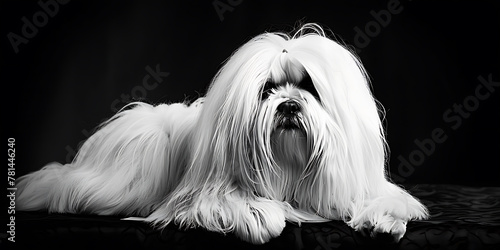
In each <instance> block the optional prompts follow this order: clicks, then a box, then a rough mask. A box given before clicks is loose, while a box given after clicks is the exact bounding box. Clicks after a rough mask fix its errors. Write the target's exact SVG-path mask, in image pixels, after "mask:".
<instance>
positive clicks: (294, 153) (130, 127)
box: [17, 24, 427, 244]
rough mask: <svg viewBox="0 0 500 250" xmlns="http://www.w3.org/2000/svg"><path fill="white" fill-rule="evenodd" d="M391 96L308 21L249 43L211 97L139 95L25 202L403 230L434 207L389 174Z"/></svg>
mask: <svg viewBox="0 0 500 250" xmlns="http://www.w3.org/2000/svg"><path fill="white" fill-rule="evenodd" d="M379 112H380V110H379V109H378V108H377V103H376V101H375V99H374V98H373V96H372V95H371V92H370V86H369V82H368V79H367V76H366V72H365V70H364V69H363V66H362V65H361V63H360V62H359V60H358V59H357V58H356V57H355V56H354V55H353V54H352V53H350V52H349V50H347V49H346V48H345V47H343V46H341V45H339V44H338V43H337V42H335V41H333V40H331V39H329V38H327V37H326V36H325V34H324V32H323V30H322V29H321V27H319V26H318V25H315V24H306V25H304V26H303V27H301V28H300V29H299V31H298V32H297V33H295V34H294V35H293V36H288V35H287V34H283V33H264V34H262V35H259V36H257V37H255V38H253V39H252V40H250V41H249V42H247V43H246V44H245V45H243V46H242V47H241V48H240V49H238V50H237V51H236V52H235V53H234V54H233V55H232V56H231V58H230V59H229V60H228V61H227V63H226V64H225V65H224V66H223V67H222V69H221V70H220V71H219V72H218V73H217V75H216V76H215V78H214V79H213V82H212V84H211V86H210V88H209V89H208V93H207V95H206V96H205V97H204V98H200V99H198V100H197V101H196V102H194V103H192V104H186V103H182V104H170V105H167V104H162V105H158V106H152V105H149V104H145V103H140V102H139V103H133V104H130V105H128V107H127V108H125V110H122V111H121V112H119V113H118V114H116V115H115V116H114V117H112V118H111V119H110V120H108V121H107V122H105V123H104V124H102V126H101V127H100V128H99V130H98V131H97V132H96V133H95V134H94V135H92V136H91V137H90V138H89V139H88V140H87V142H86V143H85V144H84V145H83V146H82V148H81V149H80V150H79V152H78V154H77V156H76V157H75V160H74V161H73V162H72V163H71V164H66V165H64V166H63V165H61V164H58V163H52V164H49V165H47V166H45V167H44V168H42V169H41V170H39V171H37V172H34V173H30V174H28V175H25V176H23V177H21V178H20V179H19V182H18V185H17V187H18V189H19V194H18V197H17V205H18V208H19V209H20V210H40V209H47V210H48V211H49V212H59V213H93V214H99V215H111V214H120V215H125V216H132V215H135V216H144V217H146V218H145V219H144V220H145V221H148V222H152V223H153V224H154V225H156V226H158V227H165V226H166V225H167V224H169V223H175V224H177V225H178V226H180V227H181V228H192V227H203V228H206V229H208V230H210V231H215V232H220V233H227V232H234V233H235V234H236V235H237V236H238V237H240V238H241V239H243V240H245V241H249V242H252V243H256V244H259V243H265V242H267V241H269V240H270V239H271V238H273V237H277V236H279V235H280V233H281V232H282V230H283V228H284V227H285V221H291V222H296V223H300V222H307V221H316V222H317V221H327V220H343V221H345V222H346V223H347V224H348V225H349V226H351V227H352V228H354V229H356V230H358V231H366V230H371V232H372V236H373V235H375V234H376V233H390V234H392V235H393V236H394V238H395V239H396V240H399V239H400V238H401V237H402V236H403V235H404V233H405V231H406V223H407V221H409V220H412V219H422V218H426V216H427V210H426V208H425V207H424V206H423V205H422V204H421V203H420V202H419V201H418V200H416V199H415V198H414V197H412V196H411V195H409V194H408V193H407V192H405V191H404V190H403V189H401V188H399V187H398V186H396V185H394V184H393V183H391V182H390V181H389V180H388V179H387V177H386V175H385V168H384V165H385V161H386V144H385V139H384V136H385V135H384V131H383V128H382V125H381V121H380V116H379V115H380V114H379Z"/></svg>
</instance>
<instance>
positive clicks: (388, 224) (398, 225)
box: [359, 214, 407, 242]
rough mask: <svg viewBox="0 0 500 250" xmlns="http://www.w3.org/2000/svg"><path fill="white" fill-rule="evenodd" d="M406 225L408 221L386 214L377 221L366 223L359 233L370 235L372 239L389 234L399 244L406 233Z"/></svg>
mask: <svg viewBox="0 0 500 250" xmlns="http://www.w3.org/2000/svg"><path fill="white" fill-rule="evenodd" d="M406 223H407V221H406V220H402V219H398V218H394V217H393V216H391V215H389V214H385V215H383V216H380V217H379V218H378V219H377V220H374V221H366V222H364V223H363V225H362V226H361V228H359V231H360V232H361V233H362V234H363V235H370V237H372V238H380V235H382V234H383V235H385V234H389V235H391V236H392V238H393V239H394V241H395V242H399V240H401V238H403V236H404V234H405V233H406Z"/></svg>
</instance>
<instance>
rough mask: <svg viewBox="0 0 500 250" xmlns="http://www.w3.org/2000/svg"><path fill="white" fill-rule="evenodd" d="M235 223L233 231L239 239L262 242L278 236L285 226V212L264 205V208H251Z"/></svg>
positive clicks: (254, 242) (256, 242) (255, 242)
mask: <svg viewBox="0 0 500 250" xmlns="http://www.w3.org/2000/svg"><path fill="white" fill-rule="evenodd" d="M242 217H243V218H241V219H242V220H241V221H238V222H236V223H235V225H236V228H235V230H234V233H235V234H236V236H238V237H239V238H240V239H242V240H244V241H248V242H251V243H253V244H264V243H266V242H268V241H269V240H271V239H272V238H275V237H278V236H279V235H280V234H281V232H283V229H284V228H285V225H286V223H285V214H284V212H283V210H282V209H280V208H278V207H274V206H266V208H265V209H256V208H252V209H251V212H250V213H248V214H245V215H244V216H242Z"/></svg>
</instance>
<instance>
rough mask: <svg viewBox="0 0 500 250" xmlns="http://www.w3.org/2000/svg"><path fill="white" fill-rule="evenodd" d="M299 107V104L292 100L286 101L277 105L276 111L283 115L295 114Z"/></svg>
mask: <svg viewBox="0 0 500 250" xmlns="http://www.w3.org/2000/svg"><path fill="white" fill-rule="evenodd" d="M299 109H300V107H299V104H298V103H296V102H294V101H286V102H283V103H281V104H280V105H278V112H280V113H282V114H284V115H292V114H295V113H296V112H297V111H299Z"/></svg>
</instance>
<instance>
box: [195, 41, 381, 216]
mask: <svg viewBox="0 0 500 250" xmlns="http://www.w3.org/2000/svg"><path fill="white" fill-rule="evenodd" d="M199 120H200V122H203V124H201V123H200V128H202V129H200V130H199V131H198V132H199V134H197V135H195V136H196V138H197V141H199V142H200V143H199V144H198V145H197V147H198V148H197V149H195V150H194V152H195V154H196V155H197V156H201V157H195V162H194V163H193V164H194V165H199V166H202V165H206V164H209V165H210V166H213V167H214V169H212V170H211V171H212V172H211V173H209V174H212V173H213V174H215V175H216V176H219V177H218V178H227V179H231V180H232V182H233V184H234V185H237V186H240V187H242V188H243V189H245V190H249V191H251V192H257V193H258V194H259V195H260V196H263V197H268V198H272V199H277V200H288V201H290V200H294V201H298V202H299V203H302V204H311V203H317V202H316V201H314V202H313V201H310V200H309V199H312V200H321V199H322V198H321V197H322V196H324V194H321V193H320V192H315V191H314V190H316V191H317V190H334V191H333V192H334V194H333V195H331V196H329V197H332V199H335V197H336V196H342V197H337V198H338V199H339V200H348V199H349V198H345V197H350V196H351V195H352V194H351V193H353V191H352V190H356V189H357V188H359V187H360V186H361V185H363V183H364V178H366V174H367V171H366V169H369V166H368V165H378V166H383V165H384V160H385V158H384V156H385V154H384V141H383V140H384V139H383V135H382V129H381V123H380V118H379V116H378V110H377V107H376V104H375V101H374V99H373V97H372V96H371V93H370V90H369V86H368V84H367V80H366V77H365V72H364V69H363V68H362V66H361V64H360V63H359V62H358V61H357V59H356V58H355V57H354V56H353V55H352V54H351V53H350V52H349V51H348V50H346V49H345V48H344V47H342V46H341V45H339V44H338V43H336V42H334V41H332V40H330V39H328V38H325V37H323V36H319V35H317V34H313V35H301V36H300V37H298V38H294V37H288V36H286V35H283V34H264V35H261V36H258V37H256V38H254V39H252V40H251V41H249V42H247V43H246V44H244V45H243V46H242V47H240V49H238V50H237V51H236V52H235V53H234V54H233V55H232V56H231V58H230V59H229V60H228V61H227V62H226V63H225V65H224V66H223V67H222V69H221V70H220V71H219V73H218V74H217V75H216V77H215V78H214V80H213V82H212V85H211V87H210V89H209V90H208V92H207V96H206V98H205V102H204V107H203V111H202V114H201V117H200V119H199ZM198 138H199V139H198ZM207 162H210V163H207ZM200 169H201V168H200ZM207 171H208V170H207ZM202 175H203V174H200V176H202ZM323 176H324V177H325V179H322V178H323ZM331 176H335V178H338V179H335V180H332V179H326V178H332V177H331ZM333 185H335V186H333ZM344 196H345V197H344ZM326 203H328V202H326ZM320 205H321V204H318V206H320ZM340 205H344V204H340ZM345 205H346V206H347V202H346V204H345ZM315 209H316V210H328V208H327V207H325V208H319V207H318V208H315Z"/></svg>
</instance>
